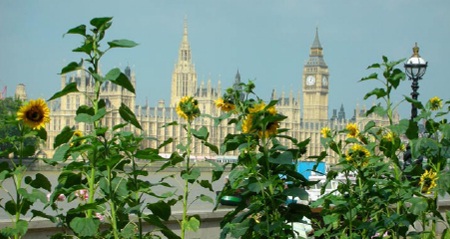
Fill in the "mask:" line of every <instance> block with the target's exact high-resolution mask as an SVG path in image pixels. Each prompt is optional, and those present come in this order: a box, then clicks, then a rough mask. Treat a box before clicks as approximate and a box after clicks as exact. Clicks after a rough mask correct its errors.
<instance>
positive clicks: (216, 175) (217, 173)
mask: <svg viewBox="0 0 450 239" xmlns="http://www.w3.org/2000/svg"><path fill="white" fill-rule="evenodd" d="M206 161H207V162H209V163H210V164H212V165H213V166H214V169H213V171H212V175H211V177H212V178H211V181H213V182H214V181H217V180H219V179H220V178H221V177H222V174H223V171H224V167H223V165H221V164H218V163H217V162H216V161H215V160H210V159H207V160H206Z"/></svg>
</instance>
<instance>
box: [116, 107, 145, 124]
mask: <svg viewBox="0 0 450 239" xmlns="http://www.w3.org/2000/svg"><path fill="white" fill-rule="evenodd" d="M119 114H120V116H121V117H122V119H123V120H125V121H126V122H129V123H131V124H132V125H134V126H135V127H136V128H138V129H141V130H142V126H141V125H140V124H139V122H138V121H137V119H136V116H135V115H134V113H133V111H131V110H130V108H128V106H126V105H125V104H124V103H122V104H121V105H120V108H119Z"/></svg>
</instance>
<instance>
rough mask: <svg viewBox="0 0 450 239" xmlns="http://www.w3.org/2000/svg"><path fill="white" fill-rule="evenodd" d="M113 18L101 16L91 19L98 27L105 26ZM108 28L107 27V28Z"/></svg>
mask: <svg viewBox="0 0 450 239" xmlns="http://www.w3.org/2000/svg"><path fill="white" fill-rule="evenodd" d="M111 20H112V17H99V18H93V19H92V20H91V21H90V24H91V25H92V26H94V27H96V28H97V29H99V28H101V27H103V26H105V25H106V24H107V23H108V22H110V21H111ZM105 30H106V29H105Z"/></svg>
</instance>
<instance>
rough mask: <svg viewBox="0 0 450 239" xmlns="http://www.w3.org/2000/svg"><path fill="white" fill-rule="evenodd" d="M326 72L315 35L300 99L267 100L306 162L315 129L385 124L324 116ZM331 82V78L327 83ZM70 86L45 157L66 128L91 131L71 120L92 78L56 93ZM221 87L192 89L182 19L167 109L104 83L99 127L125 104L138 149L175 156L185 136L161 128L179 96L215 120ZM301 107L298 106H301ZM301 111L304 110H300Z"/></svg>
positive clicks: (213, 133) (198, 152)
mask: <svg viewBox="0 0 450 239" xmlns="http://www.w3.org/2000/svg"><path fill="white" fill-rule="evenodd" d="M125 74H126V75H127V76H128V77H129V79H130V81H131V82H132V84H133V85H134V86H136V78H135V75H134V73H133V72H131V70H130V68H129V67H127V68H126V69H125ZM240 78H241V76H240V73H239V71H238V72H237V73H236V76H235V79H234V82H233V81H230V82H228V83H227V84H226V85H225V88H228V87H233V86H235V85H236V83H239V82H240V80H241V79H240ZM329 80H330V73H329V70H328V66H327V64H326V63H325V60H324V58H323V48H322V46H321V44H320V41H319V34H318V31H317V30H316V34H315V38H314V40H313V44H312V46H311V48H310V54H309V59H308V60H307V62H306V64H305V65H304V68H303V76H302V82H301V84H302V92H301V93H302V98H303V102H301V100H300V93H297V94H295V93H294V92H293V91H291V92H289V93H287V94H286V93H285V92H282V93H281V94H280V95H277V93H276V92H275V90H273V93H272V95H271V97H270V98H271V99H272V100H278V104H277V106H276V108H277V110H278V112H280V113H281V114H284V115H286V116H288V118H287V119H285V120H284V121H282V123H281V128H287V129H289V132H288V134H290V136H292V137H294V138H296V139H298V140H299V141H302V140H305V139H308V138H310V139H311V141H310V144H309V146H308V151H307V154H306V155H305V158H304V160H308V159H307V158H308V156H312V155H319V154H320V152H321V151H323V147H322V146H321V144H320V136H321V135H320V130H321V129H322V128H323V127H329V128H331V129H343V128H345V126H346V124H347V123H349V122H356V123H358V124H359V125H360V127H362V126H363V125H364V124H365V123H366V122H368V121H369V120H375V121H376V122H378V123H387V120H386V119H383V118H380V117H376V116H373V117H372V116H371V118H367V117H365V116H364V113H365V109H363V108H359V107H358V108H357V109H356V110H355V111H354V116H353V117H352V118H350V119H346V118H345V111H344V108H343V106H342V107H341V109H340V111H339V113H338V112H337V111H336V110H334V111H333V115H332V117H331V118H329V115H328V93H329V90H330V89H329ZM331 80H332V79H331ZM70 82H77V85H78V89H79V91H80V92H79V93H71V94H69V95H67V96H64V97H62V98H60V99H59V100H57V101H54V102H52V103H51V122H50V124H48V126H47V131H48V142H47V147H46V149H45V150H44V152H45V154H46V155H47V156H49V157H51V155H53V149H52V148H53V147H52V145H53V142H54V137H55V136H56V135H58V134H59V132H60V131H61V129H63V128H64V127H65V126H70V127H74V128H77V129H79V130H81V131H84V132H85V133H87V132H89V131H91V130H92V128H91V126H89V125H85V124H83V123H79V124H77V123H76V122H75V120H74V117H75V113H76V110H77V108H78V106H80V105H83V104H87V105H88V104H89V102H88V99H87V97H86V95H90V94H92V92H93V79H92V78H90V77H89V76H87V75H85V74H84V73H83V71H80V72H78V73H76V74H74V75H72V76H70V77H69V78H68V76H65V75H63V76H62V77H61V88H64V87H65V85H66V84H68V83H70ZM222 93H223V92H222V89H221V82H220V81H219V82H217V87H213V86H212V83H211V80H208V82H207V83H206V84H205V83H201V84H200V85H197V73H196V71H195V65H194V64H193V62H192V52H191V48H190V44H189V41H188V26H187V22H186V20H185V22H184V28H183V36H182V40H181V44H180V48H179V53H178V61H177V63H176V64H175V66H174V70H173V73H172V85H171V92H170V96H171V97H170V104H169V105H166V104H165V102H164V101H162V100H161V101H160V102H158V104H157V105H156V106H149V105H145V106H139V105H136V104H135V95H133V94H132V93H130V92H128V91H127V90H124V89H122V88H120V87H118V86H115V85H112V84H105V85H103V86H102V89H101V97H102V98H104V99H105V101H106V102H107V107H108V111H111V112H112V113H110V114H108V116H107V117H106V118H105V119H104V120H103V124H104V125H106V126H109V127H112V126H113V125H115V124H118V123H119V122H121V119H120V115H119V113H118V111H117V110H114V109H118V108H119V106H120V105H121V104H122V103H124V104H126V105H127V106H128V107H129V108H130V109H134V112H135V114H136V116H137V118H138V120H139V121H140V123H141V125H142V127H143V130H142V131H141V130H138V129H135V128H134V127H131V126H128V127H127V128H125V130H131V131H134V132H135V133H136V134H139V135H144V136H146V137H148V138H149V139H148V140H145V141H144V145H143V147H157V146H159V145H160V144H161V143H162V142H164V141H165V140H167V139H169V138H173V139H174V141H175V142H174V143H172V144H169V145H167V146H165V147H163V148H161V150H160V152H161V154H163V155H169V154H170V153H171V152H173V151H176V150H177V149H176V145H177V142H180V140H184V138H185V131H184V130H183V129H182V128H181V126H168V127H164V126H165V125H166V124H168V123H171V122H173V121H176V120H180V119H179V118H178V116H177V114H176V112H175V106H176V104H177V102H178V101H179V100H180V99H181V97H183V96H186V95H189V96H195V98H196V99H197V100H198V102H199V107H200V110H201V112H202V113H203V114H209V115H212V116H218V115H219V114H220V112H219V110H218V109H217V108H216V107H215V104H214V101H215V100H216V99H217V98H218V97H220V96H221V95H222ZM302 103H303V104H302ZM301 106H303V109H301ZM194 124H195V125H194V127H201V126H206V127H207V128H208V130H209V132H210V140H209V141H210V143H212V144H215V145H219V144H220V142H221V140H222V139H223V138H224V137H225V136H226V135H227V134H229V133H235V128H234V125H231V126H230V125H227V124H226V122H222V124H220V125H219V126H215V125H214V120H213V119H210V118H205V117H201V118H199V119H196V120H195V121H194ZM192 155H194V158H197V159H199V160H201V159H205V158H218V156H217V155H215V154H214V153H212V152H211V151H210V150H209V149H208V148H207V147H205V146H204V145H202V144H200V143H199V144H196V145H195V147H194V149H193V151H192ZM337 160H338V159H337V158H336V157H333V155H331V156H329V157H328V158H327V161H328V163H330V164H334V163H336V162H337Z"/></svg>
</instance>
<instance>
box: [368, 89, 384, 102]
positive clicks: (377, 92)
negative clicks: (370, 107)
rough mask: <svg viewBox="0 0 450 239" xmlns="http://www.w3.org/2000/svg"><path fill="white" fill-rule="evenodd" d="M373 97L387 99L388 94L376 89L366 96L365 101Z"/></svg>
mask: <svg viewBox="0 0 450 239" xmlns="http://www.w3.org/2000/svg"><path fill="white" fill-rule="evenodd" d="M372 95H375V96H376V97H377V99H379V98H382V97H385V96H386V95H387V92H386V91H385V90H384V89H383V88H375V89H373V90H372V91H370V92H369V93H367V94H366V95H365V96H364V100H367V99H368V98H369V97H370V96H372Z"/></svg>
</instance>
